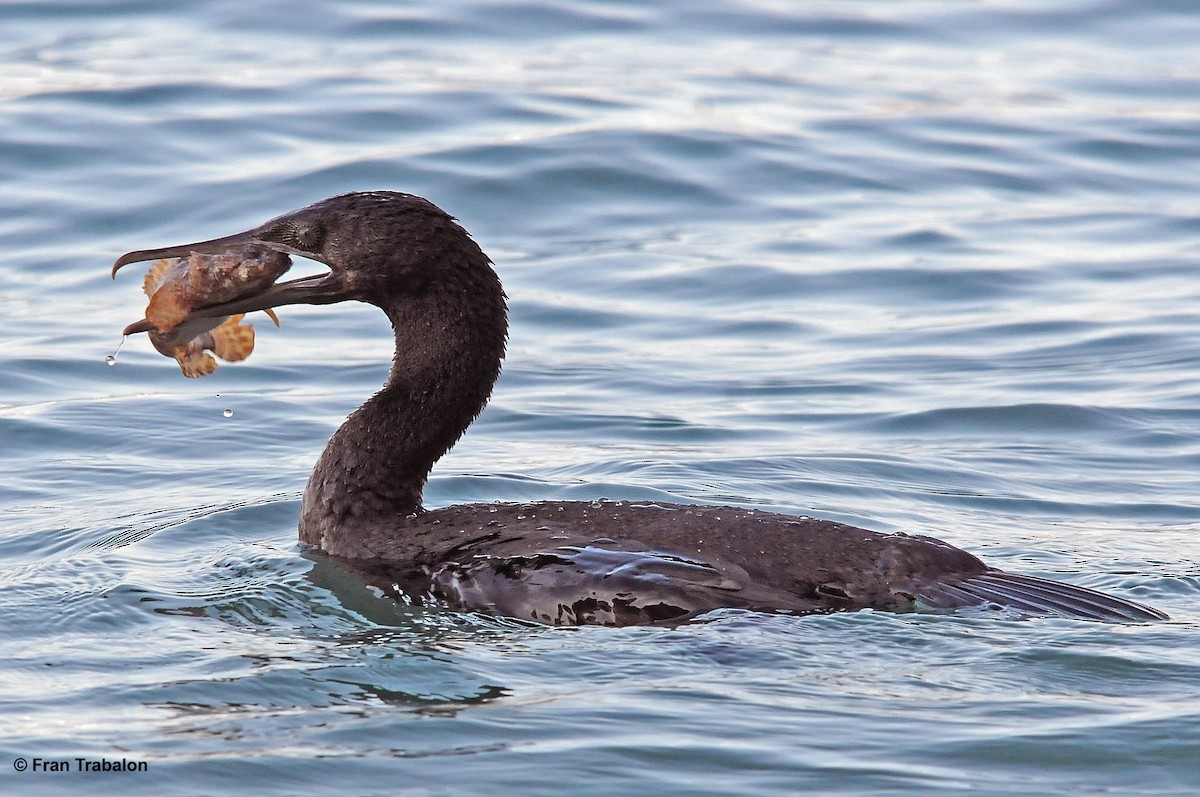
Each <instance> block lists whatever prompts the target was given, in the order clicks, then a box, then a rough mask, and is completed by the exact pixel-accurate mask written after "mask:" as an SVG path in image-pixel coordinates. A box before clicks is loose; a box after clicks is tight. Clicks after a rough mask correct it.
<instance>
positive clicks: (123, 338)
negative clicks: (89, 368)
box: [104, 335, 129, 365]
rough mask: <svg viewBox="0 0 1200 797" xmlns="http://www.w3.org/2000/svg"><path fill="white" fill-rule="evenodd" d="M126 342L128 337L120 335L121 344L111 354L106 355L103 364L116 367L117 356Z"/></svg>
mask: <svg viewBox="0 0 1200 797" xmlns="http://www.w3.org/2000/svg"><path fill="white" fill-rule="evenodd" d="M127 340H129V336H128V335H122V336H121V342H120V343H118V344H117V350H116V351H114V352H113V353H112V354H110V355H108V356H107V357H105V358H104V362H106V363H108V364H109V365H116V364H117V355H118V354H120V353H121V349H123V348H125V341H127Z"/></svg>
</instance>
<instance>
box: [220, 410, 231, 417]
mask: <svg viewBox="0 0 1200 797" xmlns="http://www.w3.org/2000/svg"><path fill="white" fill-rule="evenodd" d="M221 414H222V415H224V416H225V417H226V418H232V417H233V410H225V411H224V412H222V413H221Z"/></svg>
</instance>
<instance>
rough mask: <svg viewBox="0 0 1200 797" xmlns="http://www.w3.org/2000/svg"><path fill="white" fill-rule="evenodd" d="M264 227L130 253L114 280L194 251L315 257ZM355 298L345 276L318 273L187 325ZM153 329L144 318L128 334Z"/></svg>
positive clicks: (202, 313)
mask: <svg viewBox="0 0 1200 797" xmlns="http://www.w3.org/2000/svg"><path fill="white" fill-rule="evenodd" d="M268 224H270V222H268ZM264 227H266V225H264ZM264 227H256V228H255V229H253V230H247V231H246V232H240V233H237V234H236V235H227V236H225V237H224V238H213V239H212V240H209V241H198V242H196V243H191V244H181V245H179V246H166V247H163V248H161V249H138V250H136V251H134V252H127V253H125V254H123V255H121V256H120V257H119V258H117V262H116V263H114V264H113V267H112V274H113V278H114V279H115V278H116V276H117V271H119V270H120V269H121V268H122V267H123V266H127V265H129V264H130V263H139V262H141V261H143V260H160V259H163V258H171V257H187V256H189V255H191V254H192V253H193V252H195V253H198V254H204V255H215V254H220V253H221V252H224V251H227V250H229V249H237V248H239V247H242V246H246V245H248V244H253V245H257V246H263V247H266V248H268V249H273V250H275V251H277V252H285V253H287V254H295V255H299V256H301V257H309V258H311V257H312V255H311V254H307V253H305V252H298V251H296V250H295V249H292V248H290V247H287V246H283V245H281V244H278V243H276V242H273V241H270V240H263V239H262V236H261V233H262V232H263V229H264ZM351 298H353V296H351V295H350V291H349V286H348V285H347V284H346V280H345V279H344V277H343V276H342V275H341V274H340V273H339V272H336V271H330V272H329V273H328V274H317V275H315V276H311V277H301V278H299V279H294V280H288V281H286V282H276V283H274V284H273V285H270V286H268V287H267V288H265V289H263V290H262V291H259V292H258V293H251V294H247V295H245V296H239V297H238V298H236V299H232V300H230V301H228V302H222V303H221V304H213V305H208V306H206V307H198V308H195V309H193V310H192V311H191V313H189V314H188V317H187V319H185V321H184V323H186V321H187V320H191V319H197V318H220V317H223V316H229V315H234V314H237V313H252V312H254V311H256V310H268V311H269V310H270V309H271V308H272V307H279V306H281V305H288V304H333V303H334V302H341V301H345V300H347V299H351ZM276 323H278V322H276ZM153 329H154V326H153V325H151V324H150V322H148V321H147V320H146V319H144V318H143V319H142V320H141V321H137V322H135V323H133V324H130V325H129V326H127V327H126V328H125V334H126V335H131V334H133V333H135V332H149V331H152V330H153Z"/></svg>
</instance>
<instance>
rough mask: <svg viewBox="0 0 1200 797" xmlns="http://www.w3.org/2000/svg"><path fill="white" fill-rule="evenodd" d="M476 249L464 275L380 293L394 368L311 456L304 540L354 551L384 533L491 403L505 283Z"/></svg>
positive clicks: (410, 508) (503, 328)
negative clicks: (415, 289) (418, 288)
mask: <svg viewBox="0 0 1200 797" xmlns="http://www.w3.org/2000/svg"><path fill="white" fill-rule="evenodd" d="M479 258H480V260H481V262H476V263H475V264H474V267H473V269H472V270H471V271H470V272H468V274H467V276H469V277H470V278H469V279H466V278H460V279H456V280H450V281H449V282H448V283H439V286H438V287H437V288H436V289H435V288H427V289H425V290H423V291H422V292H420V293H419V294H417V295H407V294H403V293H398V294H397V295H394V296H389V297H387V298H386V299H383V300H380V301H378V302H377V303H378V304H379V305H380V306H381V307H382V308H383V310H384V312H386V313H387V315H388V318H389V319H390V320H391V322H392V328H393V330H394V332H395V338H396V352H395V355H394V357H393V361H392V370H391V373H390V374H389V375H388V379H387V382H386V383H385V384H384V386H383V388H382V389H381V390H380V391H379V392H378V393H376V394H375V395H374V396H372V397H371V398H370V399H368V400H367V401H366V402H365V403H364V404H363V405H362V406H361V407H359V408H358V409H357V410H356V411H355V412H353V413H352V414H351V415H350V417H349V418H347V419H346V421H345V422H344V423H343V424H342V425H341V427H340V428H339V429H338V430H337V431H336V432H335V433H334V435H333V437H332V438H330V440H329V443H328V444H327V445H326V447H325V450H324V452H323V453H322V454H321V457H320V459H319V460H318V461H317V465H316V467H315V468H314V469H313V472H312V476H311V477H310V478H309V481H308V486H307V487H306V488H305V491H304V500H303V505H302V508H301V516H300V539H301V541H302V542H304V543H308V544H311V545H316V546H318V547H320V548H321V549H323V550H325V551H327V552H329V553H332V554H334V555H338V554H339V553H342V554H344V555H353V553H354V552H356V551H359V552H360V551H361V550H362V548H363V546H362V537H363V536H364V535H379V534H387V533H388V530H390V529H394V527H395V525H396V520H397V519H398V518H402V517H404V516H406V515H411V514H413V513H417V512H421V511H422V506H421V496H422V492H423V490H424V487H425V482H426V480H427V479H428V476H429V471H430V469H431V468H432V467H433V464H434V463H435V462H437V460H438V459H439V458H441V456H442V455H443V454H445V453H446V451H448V450H449V449H450V447H451V446H453V445H454V443H455V442H457V441H458V439H459V437H461V436H462V434H463V432H465V431H466V429H467V427H468V426H469V425H470V424H471V422H472V421H473V420H474V419H475V417H476V416H478V415H479V413H480V412H481V411H482V410H483V408H484V406H485V405H486V404H487V401H488V398H489V397H490V395H491V391H492V386H493V384H494V383H495V381H496V378H497V377H498V376H499V374H500V362H501V360H502V359H503V357H504V344H505V339H506V335H507V317H506V308H505V302H504V293H503V291H502V290H501V288H500V282H499V279H498V278H497V277H496V275H495V273H494V272H493V271H492V269H491V267H490V266H489V265H488V264H487V261H486V258H484V257H483V255H482V253H480V255H479ZM461 276H462V275H460V277H461ZM360 555H361V554H360Z"/></svg>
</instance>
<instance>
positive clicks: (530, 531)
mask: <svg viewBox="0 0 1200 797" xmlns="http://www.w3.org/2000/svg"><path fill="white" fill-rule="evenodd" d="M247 244H255V245H259V246H265V247H268V248H270V249H274V250H276V251H278V252H283V253H286V254H291V255H299V256H301V257H306V258H311V259H313V260H316V261H319V262H321V263H324V264H325V265H327V266H328V267H329V273H328V274H323V275H317V276H311V277H304V278H301V279H294V280H290V281H287V282H282V283H276V284H274V285H271V286H270V287H267V288H266V289H265V290H254V291H252V292H249V293H248V294H247V295H244V296H240V297H238V298H236V299H234V300H232V301H227V302H223V303H220V304H215V305H212V306H208V307H202V308H199V309H195V310H193V311H192V314H191V317H192V318H197V319H198V318H201V317H219V316H228V315H231V314H234V313H245V312H251V311H254V310H263V309H267V308H272V307H279V306H281V305H288V304H330V303H333V302H342V301H349V300H356V301H362V302H367V303H369V304H373V305H375V306H376V307H379V308H380V309H382V310H383V311H384V312H385V313H386V314H387V316H388V318H389V319H390V320H391V322H392V328H393V330H394V331H395V337H396V353H395V356H394V358H393V361H392V370H391V373H390V374H389V376H388V379H387V382H386V383H385V384H384V386H383V388H382V389H381V390H380V391H379V392H378V393H376V394H375V395H374V396H372V397H371V398H370V399H368V400H367V401H366V403H365V404H363V405H362V406H361V407H359V408H358V409H357V410H356V411H355V412H354V413H353V414H351V415H350V417H349V418H347V419H346V422H345V423H343V424H342V426H341V428H339V429H338V430H337V432H336V433H334V435H333V437H332V438H331V439H330V440H329V443H328V445H327V446H326V447H325V451H324V453H322V454H321V457H320V459H319V460H318V461H317V464H316V467H315V468H314V469H313V472H312V476H311V477H310V478H309V480H308V486H307V487H306V488H305V490H304V500H303V504H302V508H301V512H300V540H301V541H302V542H303V543H304V544H305V545H307V546H311V547H312V548H315V549H318V550H320V551H323V552H324V553H325V554H327V555H329V556H331V557H333V558H335V559H336V560H338V561H339V562H340V563H342V564H343V565H344V566H346V567H349V568H352V569H354V570H355V571H356V572H358V573H359V574H361V575H362V576H363V577H365V578H366V579H367V580H369V581H370V582H371V583H373V584H376V585H378V586H380V587H382V588H384V589H386V590H388V591H390V592H392V593H393V594H398V595H399V596H402V597H407V598H408V599H416V600H428V599H433V600H435V601H437V602H439V603H442V604H444V605H448V606H450V607H453V608H456V609H462V610H468V611H480V612H487V613H492V614H500V615H508V616H512V617H518V618H524V619H526V620H534V621H538V622H542V623H551V624H561V625H575V624H603V625H632V624H640V623H672V622H680V621H682V620H686V619H689V618H692V617H695V616H697V615H699V614H702V613H704V612H706V611H710V610H712V609H718V608H723V607H734V608H743V609H753V610H761V611H780V612H793V613H797V614H810V613H825V612H833V611H843V610H856V609H867V608H870V609H884V610H889V611H914V610H945V609H954V608H960V607H968V606H986V605H995V606H1001V607H1008V608H1011V609H1015V610H1017V611H1020V612H1026V613H1032V614H1050V615H1061V616H1067V617H1077V618H1086V619H1094V620H1123V621H1146V620H1160V619H1165V618H1166V615H1164V614H1163V613H1162V612H1159V611H1158V610H1156V609H1152V608H1150V607H1148V606H1143V605H1141V604H1138V603H1135V602H1133V601H1129V600H1125V599H1122V598H1117V597H1113V596H1109V595H1104V594H1102V593H1099V592H1096V591H1094V590H1090V589H1085V588H1082V587H1076V586H1071V585H1068V584H1062V583H1058V582H1054V581H1048V580H1045V579H1041V578H1034V577H1030V576H1019V575H1014V574H1011V573H1005V572H1002V571H1000V570H996V569H993V568H990V567H988V566H987V565H985V564H983V562H981V561H980V560H979V559H977V558H975V557H974V556H972V555H971V554H969V553H967V552H966V551H962V550H959V549H958V548H955V547H953V546H951V545H949V544H947V543H944V542H941V541H940V540H936V539H933V538H932V537H925V536H908V535H904V534H880V533H877V532H873V531H867V530H865V529H859V528H854V527H853V526H846V525H843V524H841V523H833V522H830V521H826V520H815V519H812V518H808V517H796V516H790V515H781V514H774V513H769V512H760V511H755V510H750V509H739V508H734V507H715V506H682V505H656V504H649V503H645V504H639V503H621V502H600V501H597V502H591V503H587V502H560V501H547V502H544V503H536V504H523V505H513V504H464V505H460V506H451V507H446V508H444V509H432V510H426V509H424V508H423V507H422V504H421V494H422V491H423V489H424V486H425V481H426V478H427V477H428V475H429V471H430V468H432V467H433V464H434V463H435V462H437V460H438V459H439V458H440V457H441V456H442V455H443V454H445V453H446V451H448V450H449V449H450V447H451V446H453V445H454V443H455V442H456V441H457V440H458V438H459V437H460V436H462V434H463V432H465V431H466V429H467V427H468V426H469V425H470V424H471V422H472V421H473V420H474V419H475V417H476V416H477V415H478V414H479V413H480V411H481V410H482V409H483V407H484V405H485V404H486V403H487V401H488V398H489V396H490V395H491V392H492V386H493V384H494V383H495V381H496V378H497V376H498V375H499V373H500V361H501V360H502V359H503V357H504V346H505V340H506V337H507V330H508V319H507V307H506V304H505V296H504V292H503V289H502V288H501V286H500V280H499V278H497V276H496V273H495V272H494V271H493V270H492V266H491V262H490V261H489V259H488V257H487V256H486V255H485V254H484V253H483V251H482V250H480V248H479V246H478V245H477V244H476V243H475V241H473V240H472V239H471V237H470V236H469V235H468V234H467V232H466V231H465V230H464V229H463V228H462V227H460V226H459V225H458V224H457V223H456V221H455V220H454V219H453V218H452V217H451V216H450V215H449V214H447V213H445V212H444V211H442V210H441V209H439V208H437V207H436V206H434V205H433V204H432V203H430V202H429V201H428V200H425V199H422V198H421V197H417V196H413V195H411V194H402V193H396V192H391V191H375V192H369V193H353V194H344V195H342V196H337V197H332V198H330V199H326V200H323V201H321V202H318V203H316V204H314V205H310V206H309V207H306V208H303V209H301V210H297V211H295V212H292V213H288V214H285V215H283V216H279V217H278V218H275V219H272V220H271V221H268V222H267V223H266V224H263V225H262V226H260V227H256V228H254V229H252V230H248V231H246V232H242V233H238V234H237V235H231V236H228V237H226V238H218V239H215V240H211V241H202V242H199V243H193V244H186V245H183V246H173V247H168V248H165V249H157V250H143V251H137V252H130V253H128V254H126V255H123V256H122V257H121V258H120V259H118V260H117V262H116V264H115V265H114V266H113V273H114V275H115V274H116V271H117V269H119V268H121V267H122V266H124V265H126V264H128V263H133V262H137V261H142V260H150V259H157V258H165V257H186V256H187V255H189V254H190V253H193V252H197V253H201V254H217V253H220V252H223V251H226V250H230V249H235V248H238V247H241V246H244V245H247ZM137 327H138V325H133V327H131V329H135V328H137ZM135 331H137V330H136V329H135Z"/></svg>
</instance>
